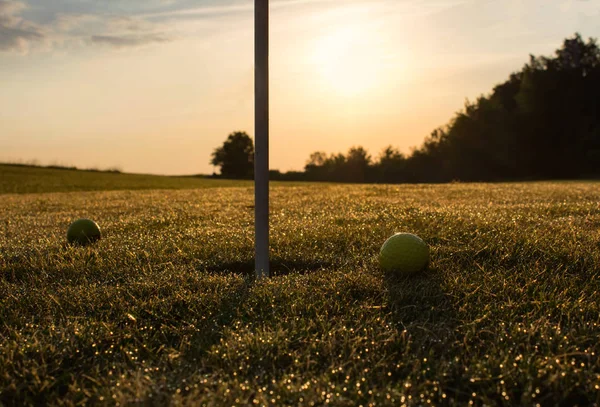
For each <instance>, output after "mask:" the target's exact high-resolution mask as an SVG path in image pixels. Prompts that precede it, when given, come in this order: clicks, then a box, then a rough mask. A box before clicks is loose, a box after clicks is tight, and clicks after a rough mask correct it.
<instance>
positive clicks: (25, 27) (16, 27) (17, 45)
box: [0, 0, 46, 52]
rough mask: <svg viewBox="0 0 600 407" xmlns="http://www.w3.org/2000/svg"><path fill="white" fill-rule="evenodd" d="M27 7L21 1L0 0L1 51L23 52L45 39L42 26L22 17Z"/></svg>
mask: <svg viewBox="0 0 600 407" xmlns="http://www.w3.org/2000/svg"><path fill="white" fill-rule="evenodd" d="M25 8H26V5H25V4H24V3H22V2H19V1H10V0H0V51H19V52H23V51H26V50H27V49H28V48H29V46H30V44H32V43H37V42H41V41H43V40H44V39H45V37H46V35H45V33H44V30H43V29H42V27H41V26H39V25H37V24H35V23H33V22H31V21H27V20H24V19H23V18H21V17H20V14H21V12H22V11H23V10H24V9H25Z"/></svg>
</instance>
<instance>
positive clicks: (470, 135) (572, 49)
mask: <svg viewBox="0 0 600 407" xmlns="http://www.w3.org/2000/svg"><path fill="white" fill-rule="evenodd" d="M599 90H600V48H599V47H598V44H597V42H596V40H595V39H593V38H590V39H589V40H587V41H584V40H583V39H582V37H581V36H580V35H579V34H575V35H574V36H573V37H572V38H567V39H565V40H564V42H563V44H562V47H561V48H560V49H558V50H557V51H556V52H555V54H554V56H552V57H544V56H541V57H536V56H533V55H531V56H530V59H529V62H528V63H527V64H525V66H524V67H523V68H522V69H521V71H519V72H515V73H513V74H511V75H510V76H509V78H508V79H507V80H506V81H505V82H504V83H501V84H499V85H497V86H495V87H494V88H493V90H492V92H491V93H490V94H489V95H483V96H480V97H479V98H477V99H476V100H475V101H474V102H469V101H467V102H466V103H465V106H464V108H463V109H462V110H460V111H459V112H457V113H456V114H455V116H454V117H453V118H452V119H451V120H450V122H449V123H448V124H447V125H446V126H442V127H440V128H438V129H435V130H434V131H433V132H432V133H431V134H430V135H429V136H428V137H426V138H425V140H424V141H423V144H422V145H421V146H420V147H418V148H415V149H414V150H413V151H412V153H411V154H410V155H409V156H408V157H406V158H405V157H404V156H402V154H400V152H399V151H398V150H397V149H394V148H393V147H391V146H390V147H387V148H386V149H384V151H383V152H382V153H381V155H380V156H379V157H378V160H377V161H375V162H373V161H372V159H371V157H370V156H369V154H368V153H367V151H366V150H365V149H363V148H362V147H353V148H351V149H350V150H349V151H348V154H347V155H343V154H339V153H338V154H334V155H330V156H328V155H327V154H326V153H323V152H317V153H313V154H312V155H311V156H310V159H309V160H308V162H307V164H306V166H305V175H306V179H310V180H315V181H337V182H365V181H366V182H448V181H453V180H460V181H498V180H518V179H546V178H578V177H584V176H585V177H588V176H595V177H597V176H600V97H599Z"/></svg>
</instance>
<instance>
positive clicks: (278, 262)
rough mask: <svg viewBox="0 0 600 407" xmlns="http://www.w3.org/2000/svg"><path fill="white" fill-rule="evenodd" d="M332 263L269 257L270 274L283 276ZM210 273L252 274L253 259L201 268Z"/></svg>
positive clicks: (253, 269) (316, 269)
mask: <svg viewBox="0 0 600 407" xmlns="http://www.w3.org/2000/svg"><path fill="white" fill-rule="evenodd" d="M332 266H333V264H332V263H331V262H328V261H321V260H301V261H300V260H285V259H278V258H275V259H271V262H270V267H271V270H270V271H271V276H273V277H276V276H285V275H288V274H293V273H298V274H308V273H313V272H315V271H321V270H325V269H327V268H330V267H332ZM203 270H204V271H208V272H211V273H219V274H220V273H224V274H225V273H237V274H242V275H244V276H254V275H255V268H254V260H248V261H231V262H222V263H218V264H211V265H209V266H207V267H205V268H204V269H203Z"/></svg>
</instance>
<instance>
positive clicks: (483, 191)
mask: <svg viewBox="0 0 600 407" xmlns="http://www.w3.org/2000/svg"><path fill="white" fill-rule="evenodd" d="M252 192H253V191H252V189H251V188H248V187H241V188H215V189H210V190H209V189H196V190H169V191H155V190H153V191H135V192H134V191H120V192H119V191H116V192H85V193H83V192H77V193H60V194H54V193H47V194H25V195H10V194H9V195H2V196H0V213H1V214H2V218H1V220H0V315H1V322H0V367H1V368H0V404H1V403H4V404H7V405H23V404H37V405H39V404H65V405H74V404H89V403H101V404H115V403H119V404H131V403H136V402H137V403H143V404H150V405H165V404H173V405H288V404H293V405H324V404H327V403H329V404H332V405H340V406H357V405H364V406H367V405H394V406H396V405H428V404H432V405H440V404H447V405H452V404H457V403H460V404H468V403H469V402H473V403H474V404H475V405H484V404H485V405H506V406H513V405H536V404H539V405H544V406H545V405H555V404H559V403H564V405H575V404H578V405H589V404H593V403H597V402H599V401H600V399H599V398H598V397H599V396H598V394H600V393H599V387H600V363H599V361H598V352H600V345H599V342H598V337H599V336H600V326H599V323H600V313H599V311H600V310H599V305H598V301H597V298H598V295H599V290H600V281H599V274H600V273H599V272H600V270H599V266H598V264H599V260H600V255H599V253H600V250H599V249H600V227H599V226H600V207H599V206H598V202H599V200H600V185H599V184H597V183H528V184H492V185H483V184H464V185H463V184H451V185H441V186H435V185H432V186H419V185H416V186H403V185H402V186H336V185H306V186H297V185H296V186H276V187H274V188H273V189H272V193H271V196H272V208H271V228H272V231H271V233H272V235H271V238H272V264H273V270H274V272H275V275H274V276H273V277H272V278H270V279H267V280H262V281H256V280H254V278H253V273H252V269H253V260H252V256H253V213H254V212H253V193H252ZM78 217H89V218H91V219H94V220H95V221H97V222H98V223H99V225H100V227H101V228H102V231H103V235H104V238H103V239H102V240H100V241H99V242H98V243H97V244H95V245H92V246H90V247H71V246H68V245H66V244H65V233H66V229H67V227H68V225H69V223H70V221H72V220H73V219H75V218H78ZM399 231H407V232H411V233H415V234H417V235H419V236H421V237H422V238H423V239H424V240H425V241H426V242H427V243H428V244H429V245H430V247H431V260H432V261H431V264H430V269H429V270H428V271H427V272H425V273H423V274H421V275H418V276H416V277H413V278H409V279H402V278H396V277H394V276H393V275H386V274H384V273H382V272H381V271H380V270H379V268H378V264H377V253H378V250H379V248H380V246H381V244H382V243H383V242H384V241H385V239H386V238H387V237H389V236H390V235H392V234H393V233H394V232H399Z"/></svg>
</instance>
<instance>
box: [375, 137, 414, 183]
mask: <svg viewBox="0 0 600 407" xmlns="http://www.w3.org/2000/svg"><path fill="white" fill-rule="evenodd" d="M374 170H375V171H374V174H375V175H374V177H375V181H376V182H384V183H388V184H392V183H398V182H406V181H407V178H406V157H404V155H403V154H402V153H401V152H400V151H399V150H398V149H397V148H394V147H392V146H387V147H386V148H384V149H383V151H382V152H381V154H379V159H378V161H377V162H376V163H375V164H374Z"/></svg>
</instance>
